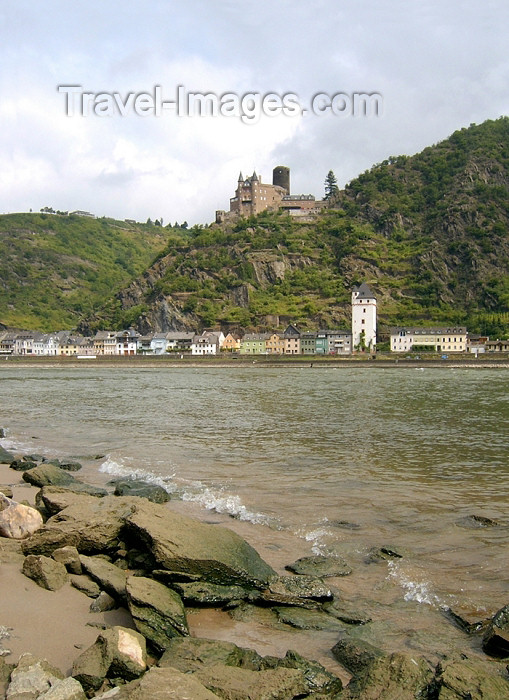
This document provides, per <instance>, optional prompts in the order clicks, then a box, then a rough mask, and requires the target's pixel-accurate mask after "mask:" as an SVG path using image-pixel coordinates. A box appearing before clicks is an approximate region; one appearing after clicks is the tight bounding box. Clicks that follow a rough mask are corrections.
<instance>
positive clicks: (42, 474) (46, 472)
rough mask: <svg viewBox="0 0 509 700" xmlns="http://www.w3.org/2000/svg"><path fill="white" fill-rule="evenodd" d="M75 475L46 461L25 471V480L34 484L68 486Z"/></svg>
mask: <svg viewBox="0 0 509 700" xmlns="http://www.w3.org/2000/svg"><path fill="white" fill-rule="evenodd" d="M74 480H75V479H74V477H73V476H72V474H69V472H66V471H64V470H63V469H60V467H56V466H55V465H54V464H50V463H49V462H45V463H44V464H40V465H39V466H38V467H35V468H34V469H29V470H28V471H25V472H23V481H26V482H28V483H29V484H31V485H32V486H48V485H50V484H51V485H53V486H66V485H67V484H72V482H73V481H74Z"/></svg>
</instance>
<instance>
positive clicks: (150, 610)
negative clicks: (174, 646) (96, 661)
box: [126, 576, 189, 651]
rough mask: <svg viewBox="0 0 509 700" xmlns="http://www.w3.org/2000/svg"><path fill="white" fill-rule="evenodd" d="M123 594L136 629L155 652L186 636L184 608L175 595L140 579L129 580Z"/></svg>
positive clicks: (161, 585) (145, 579)
mask: <svg viewBox="0 0 509 700" xmlns="http://www.w3.org/2000/svg"><path fill="white" fill-rule="evenodd" d="M126 591H127V604H128V608H129V612H130V613H131V615H132V616H133V620H134V624H135V625H136V629H137V630H138V631H139V632H141V634H143V636H144V637H145V638H146V639H148V640H149V641H150V642H151V643H152V645H153V646H154V647H155V648H156V649H158V650H160V651H164V650H165V649H166V647H167V646H168V644H169V642H170V640H171V639H172V638H173V637H177V636H185V635H188V634H189V628H188V626H187V620H186V613H185V610H184V605H183V603H182V600H181V598H180V596H179V595H178V593H176V592H175V591H172V590H171V589H169V588H167V587H166V586H165V585H163V584H162V583H159V582H158V581H154V580H153V579H149V578H144V577H142V576H130V577H129V578H128V579H127V584H126Z"/></svg>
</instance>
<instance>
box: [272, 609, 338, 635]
mask: <svg viewBox="0 0 509 700" xmlns="http://www.w3.org/2000/svg"><path fill="white" fill-rule="evenodd" d="M273 609H274V610H275V612H276V613H277V616H278V618H279V621H280V622H284V624H285V625H290V626H291V627H295V628H297V629H300V630H343V629H344V625H343V624H342V623H341V622H340V621H339V620H337V619H335V618H334V617H331V616H330V615H327V613H324V612H321V611H320V610H305V609H303V608H295V607H291V608H287V607H284V608H283V607H277V608H273Z"/></svg>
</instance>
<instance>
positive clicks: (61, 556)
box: [51, 546, 81, 574]
mask: <svg viewBox="0 0 509 700" xmlns="http://www.w3.org/2000/svg"><path fill="white" fill-rule="evenodd" d="M51 556H52V558H53V559H54V560H55V561H59V562H60V563H61V564H63V565H64V566H65V568H66V569H67V571H68V572H69V573H70V574H81V561H80V554H79V552H78V550H77V549H76V547H71V546H67V547H59V549H55V550H54V552H53V553H52V555H51Z"/></svg>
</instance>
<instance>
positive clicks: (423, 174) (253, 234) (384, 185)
mask: <svg viewBox="0 0 509 700" xmlns="http://www.w3.org/2000/svg"><path fill="white" fill-rule="evenodd" d="M508 231H509V119H507V118H502V119H500V120H497V121H496V122H487V123H485V124H483V125H480V126H473V127H470V128H469V129H463V130H461V131H460V132H456V133H455V134H453V135H452V136H451V137H450V138H449V139H447V140H446V141H444V142H442V143H440V144H437V145H436V146H432V147H430V148H427V149H425V150H424V151H423V152H422V153H420V154H417V155H416V156H412V157H406V156H401V157H398V158H390V159H389V160H388V161H384V163H381V164H379V165H377V166H374V167H373V168H372V169H371V170H370V171H368V172H366V173H364V174H362V175H361V176H359V178H357V179H356V180H354V181H352V182H351V183H350V184H349V185H348V186H347V188H346V189H345V190H344V191H342V192H340V193H339V195H338V196H337V198H336V200H335V202H334V203H333V206H332V207H331V208H328V209H326V210H324V211H323V212H322V214H320V216H318V217H317V218H316V219H315V220H314V221H313V222H312V223H298V222H296V221H295V220H293V219H292V217H287V216H283V215H282V214H280V213H269V212H265V213H263V214H260V215H259V216H257V217H253V218H251V219H249V220H239V221H237V222H235V223H229V224H225V225H221V226H217V225H212V226H210V227H195V228H194V229H192V230H191V231H189V232H187V233H186V235H187V241H186V242H185V244H178V245H174V246H173V247H172V246H169V247H168V249H167V251H166V254H165V255H164V256H163V257H161V258H160V259H159V260H158V261H157V262H156V263H155V264H154V265H152V267H150V268H149V269H148V270H147V271H146V272H145V273H144V274H143V275H142V276H141V277H139V278H138V279H136V280H135V281H134V282H133V283H132V284H131V285H130V286H129V287H127V288H126V289H125V290H124V291H122V292H121V293H120V294H119V295H118V296H117V302H118V303H119V304H120V307H121V310H122V312H123V313H124V316H123V317H121V318H120V321H118V322H119V323H122V322H124V325H125V319H126V318H128V319H129V323H130V324H133V325H136V327H137V328H138V330H140V331H141V332H149V331H168V330H185V331H190V330H194V329H200V328H204V327H210V326H215V327H217V326H219V325H220V326H222V327H223V328H224V329H225V330H228V329H239V330H241V329H246V328H250V329H252V330H264V329H265V327H267V326H268V325H270V326H271V327H273V325H274V321H277V319H280V320H281V319H284V321H281V323H284V322H285V321H291V322H293V323H297V324H299V325H300V326H301V327H307V328H310V329H312V328H318V327H323V326H331V327H334V326H335V327H337V326H344V325H347V326H348V325H349V318H350V292H351V288H352V287H353V286H354V285H356V284H359V283H360V282H362V281H366V282H368V283H369V284H370V285H371V286H372V287H373V289H374V290H375V292H376V294H377V298H378V301H379V319H380V321H381V324H380V325H383V324H384V323H385V324H386V325H392V324H398V323H409V324H414V323H418V324H420V325H423V323H427V322H430V323H434V322H435V323H438V322H441V323H442V324H443V323H462V324H464V325H469V327H470V329H471V330H473V329H474V328H475V326H476V324H481V323H484V322H485V320H486V318H488V316H489V317H490V318H491V317H493V318H495V321H496V324H498V325H495V326H494V327H495V328H497V329H503V327H504V326H503V324H504V323H506V325H507V328H508V330H509V235H508ZM479 319H481V320H480V321H479ZM483 319H484V320H483ZM504 319H505V320H504ZM117 320H118V318H117ZM104 323H105V324H106V325H107V323H108V318H107V317H104ZM501 324H502V325H501ZM478 330H479V332H489V329H487V328H486V327H483V328H479V329H478ZM496 332H497V333H498V332H500V330H497V331H496Z"/></svg>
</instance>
